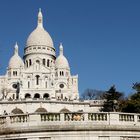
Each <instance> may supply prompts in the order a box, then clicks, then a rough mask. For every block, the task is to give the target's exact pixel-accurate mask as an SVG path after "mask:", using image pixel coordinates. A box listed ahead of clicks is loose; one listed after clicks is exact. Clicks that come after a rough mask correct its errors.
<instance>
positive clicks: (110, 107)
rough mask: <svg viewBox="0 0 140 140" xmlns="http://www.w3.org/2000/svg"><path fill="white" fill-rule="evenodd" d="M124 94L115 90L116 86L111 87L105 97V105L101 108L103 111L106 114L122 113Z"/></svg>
mask: <svg viewBox="0 0 140 140" xmlns="http://www.w3.org/2000/svg"><path fill="white" fill-rule="evenodd" d="M123 97H124V96H123V93H121V92H118V91H117V90H116V88H115V85H113V86H111V87H110V89H109V90H108V91H106V92H105V93H104V95H103V99H104V100H105V101H104V104H103V107H102V108H101V111H104V112H114V111H120V109H121V102H122V101H123Z"/></svg>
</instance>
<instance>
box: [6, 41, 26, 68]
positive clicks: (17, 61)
mask: <svg viewBox="0 0 140 140" xmlns="http://www.w3.org/2000/svg"><path fill="white" fill-rule="evenodd" d="M21 67H24V63H23V61H22V59H21V57H20V56H19V55H18V45H17V43H16V45H15V51H14V55H13V56H12V57H11V59H10V61H9V66H8V68H16V69H18V68H21Z"/></svg>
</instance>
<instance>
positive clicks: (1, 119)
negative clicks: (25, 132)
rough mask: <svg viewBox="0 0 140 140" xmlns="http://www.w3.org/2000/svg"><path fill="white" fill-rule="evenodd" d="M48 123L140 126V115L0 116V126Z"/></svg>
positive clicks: (65, 114) (104, 113)
mask: <svg viewBox="0 0 140 140" xmlns="http://www.w3.org/2000/svg"><path fill="white" fill-rule="evenodd" d="M34 122H35V123H36V122H38V123H47V124H49V123H50V124H52V123H51V122H60V125H61V123H63V122H69V123H68V124H70V123H71V122H80V123H81V124H82V123H88V122H89V124H104V125H124V124H125V125H133V126H134V125H139V126H140V114H131V113H117V112H110V113H107V112H99V113H91V112H90V113H82V112H80V113H79V112H71V113H40V114H22V115H21V114H20V115H18V114H17V115H5V116H0V125H3V124H6V125H8V124H9V125H12V124H20V123H28V124H29V123H34ZM54 124H55V123H54Z"/></svg>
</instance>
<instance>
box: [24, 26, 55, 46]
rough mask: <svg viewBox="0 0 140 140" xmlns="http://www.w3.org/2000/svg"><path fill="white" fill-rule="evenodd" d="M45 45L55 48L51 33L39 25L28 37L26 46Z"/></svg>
mask: <svg viewBox="0 0 140 140" xmlns="http://www.w3.org/2000/svg"><path fill="white" fill-rule="evenodd" d="M34 45H39V46H40V45H43V46H48V47H52V48H53V41H52V38H51V37H50V35H49V33H48V32H47V31H46V30H44V28H41V27H37V28H36V29H35V30H34V31H33V32H32V33H31V34H30V35H29V37H28V39H27V43H26V47H29V46H34Z"/></svg>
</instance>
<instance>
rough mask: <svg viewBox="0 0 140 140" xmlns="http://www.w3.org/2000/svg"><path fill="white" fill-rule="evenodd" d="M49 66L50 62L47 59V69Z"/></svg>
mask: <svg viewBox="0 0 140 140" xmlns="http://www.w3.org/2000/svg"><path fill="white" fill-rule="evenodd" d="M49 66H50V60H49V59H48V60H47V67H49Z"/></svg>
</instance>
